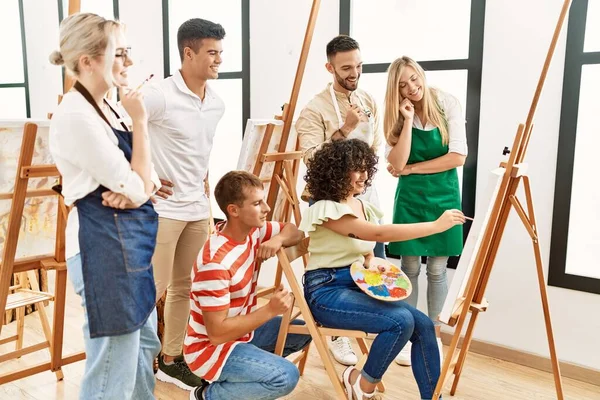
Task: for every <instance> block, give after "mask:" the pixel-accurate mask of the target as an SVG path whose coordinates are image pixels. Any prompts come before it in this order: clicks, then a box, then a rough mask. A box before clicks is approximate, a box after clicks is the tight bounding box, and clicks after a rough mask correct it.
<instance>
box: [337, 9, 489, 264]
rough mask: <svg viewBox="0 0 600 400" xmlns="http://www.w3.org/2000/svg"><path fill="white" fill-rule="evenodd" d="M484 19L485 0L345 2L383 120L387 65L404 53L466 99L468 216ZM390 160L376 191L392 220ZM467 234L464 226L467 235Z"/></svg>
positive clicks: (344, 22)
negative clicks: (388, 169) (426, 31)
mask: <svg viewBox="0 0 600 400" xmlns="http://www.w3.org/2000/svg"><path fill="white" fill-rule="evenodd" d="M484 17H485V1H460V2H442V1H439V0H381V1H377V2H374V1H370V0H341V1H340V33H343V34H348V35H351V36H352V37H353V38H354V39H356V40H357V41H358V43H359V44H360V47H361V55H362V58H363V62H364V64H363V75H362V77H361V83H360V87H361V88H362V89H365V90H367V91H368V92H369V93H371V94H372V95H373V97H374V98H375V100H376V101H377V105H378V106H379V108H380V110H381V117H380V118H381V121H382V123H383V106H384V97H385V88H386V82H387V68H388V66H389V64H390V63H391V62H392V61H393V60H395V59H396V58H398V57H400V56H402V55H407V56H409V57H411V58H413V59H415V60H416V61H417V62H418V63H419V64H420V65H421V66H422V67H423V69H425V71H426V76H427V80H428V83H429V84H430V85H431V86H435V87H438V88H440V89H442V90H444V91H446V92H448V93H451V94H452V95H454V96H455V97H457V98H458V100H459V101H460V102H461V106H462V108H463V112H464V113H465V118H466V120H467V143H468V146H469V155H468V157H467V160H466V163H465V166H464V167H463V168H462V171H461V170H460V169H459V181H460V185H461V190H462V205H463V211H464V213H465V215H468V216H473V214H474V213H475V184H476V177H477V144H478V136H479V98H480V92H481V62H482V57H483V30H484ZM373 21H377V23H374V22H373ZM424 21H425V23H424ZM399 27H402V30H400V28H399ZM423 29H427V30H428V33H427V35H423V34H420V33H419V32H422V30H423ZM442 37H443V38H444V39H443V40H439V39H438V38H442ZM394 38H395V39H394ZM386 164H387V163H385V161H384V160H382V165H381V166H380V171H382V173H380V174H379V176H378V178H377V180H378V182H377V190H378V192H379V199H380V202H381V206H382V208H383V209H384V210H385V217H384V218H385V222H387V223H389V222H391V218H392V213H391V210H393V204H394V194H395V191H396V180H395V179H394V178H393V177H391V175H389V174H388V173H387V172H386V171H385V165H386ZM467 234H468V225H465V232H464V235H465V238H466V235H467ZM457 262H458V258H455V257H453V258H451V260H450V261H449V265H450V266H455V265H456V263H457Z"/></svg>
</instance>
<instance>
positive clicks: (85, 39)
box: [49, 13, 122, 84]
mask: <svg viewBox="0 0 600 400" xmlns="http://www.w3.org/2000/svg"><path fill="white" fill-rule="evenodd" d="M119 29H122V25H121V24H120V23H119V22H117V21H113V20H107V19H104V18H102V17H101V16H99V15H96V14H91V13H77V14H73V15H71V16H69V17H67V18H66V19H64V20H63V21H62V22H61V23H60V50H54V51H53V52H52V53H50V57H49V59H50V62H51V63H52V64H54V65H64V67H65V68H66V69H67V72H69V73H71V74H72V75H74V76H75V77H77V76H79V74H80V73H81V71H80V70H79V59H80V57H81V56H83V55H88V56H90V57H92V58H94V57H98V56H101V55H104V56H105V66H106V70H105V71H104V75H105V79H107V78H108V79H107V80H108V83H109V84H110V83H112V73H111V70H112V64H113V62H114V57H115V55H114V53H115V52H114V47H115V40H114V37H115V34H116V32H117V31H118V30H119Z"/></svg>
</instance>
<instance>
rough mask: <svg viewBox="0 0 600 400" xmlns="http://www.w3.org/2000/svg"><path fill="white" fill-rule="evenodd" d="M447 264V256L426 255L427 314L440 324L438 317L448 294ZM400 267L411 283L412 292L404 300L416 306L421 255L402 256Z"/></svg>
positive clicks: (435, 322) (436, 323)
mask: <svg viewBox="0 0 600 400" xmlns="http://www.w3.org/2000/svg"><path fill="white" fill-rule="evenodd" d="M447 264H448V257H427V314H428V315H429V318H431V320H432V321H433V323H434V324H435V325H439V324H440V321H439V320H438V317H439V315H440V313H441V312H442V308H443V307H444V302H445V301H446V296H447V295H448V277H447V275H446V265H447ZM401 267H402V271H404V273H405V274H406V276H408V278H409V279H410V283H411V284H412V293H411V294H410V296H408V298H406V302H407V303H408V304H410V305H411V306H413V307H416V306H417V301H418V300H419V274H420V273H421V257H419V256H402V261H401Z"/></svg>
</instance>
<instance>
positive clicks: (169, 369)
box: [156, 356, 206, 390]
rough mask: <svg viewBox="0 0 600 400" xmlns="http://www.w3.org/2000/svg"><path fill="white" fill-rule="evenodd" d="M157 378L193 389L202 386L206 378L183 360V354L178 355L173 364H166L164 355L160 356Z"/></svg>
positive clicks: (184, 388)
mask: <svg viewBox="0 0 600 400" xmlns="http://www.w3.org/2000/svg"><path fill="white" fill-rule="evenodd" d="M156 379H158V380H159V381H163V382H167V383H172V384H174V385H176V386H177V387H179V388H181V389H183V390H193V389H194V388H195V387H198V386H201V385H202V384H203V382H206V381H205V380H204V379H202V378H200V377H199V376H197V375H195V374H194V373H193V372H192V371H191V370H190V368H189V367H188V366H187V364H186V363H185V361H184V360H183V356H181V357H177V358H176V359H175V360H174V362H173V364H169V365H167V364H165V362H164V360H163V358H162V356H159V357H158V371H157V372H156Z"/></svg>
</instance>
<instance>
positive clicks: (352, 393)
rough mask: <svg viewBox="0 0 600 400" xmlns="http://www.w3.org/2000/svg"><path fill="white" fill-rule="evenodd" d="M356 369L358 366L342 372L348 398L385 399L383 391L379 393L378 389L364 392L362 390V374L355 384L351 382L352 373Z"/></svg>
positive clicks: (362, 399) (355, 399) (349, 399)
mask: <svg viewBox="0 0 600 400" xmlns="http://www.w3.org/2000/svg"><path fill="white" fill-rule="evenodd" d="M354 369H356V368H354V367H348V368H346V369H345V370H344V372H343V373H342V382H344V388H345V389H346V393H347V394H348V400H364V399H372V400H383V395H382V394H381V393H377V389H375V390H374V391H373V392H371V393H364V392H363V391H362V389H361V388H360V375H359V378H357V379H356V382H354V385H353V384H352V383H351V382H350V375H352V370H354Z"/></svg>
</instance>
